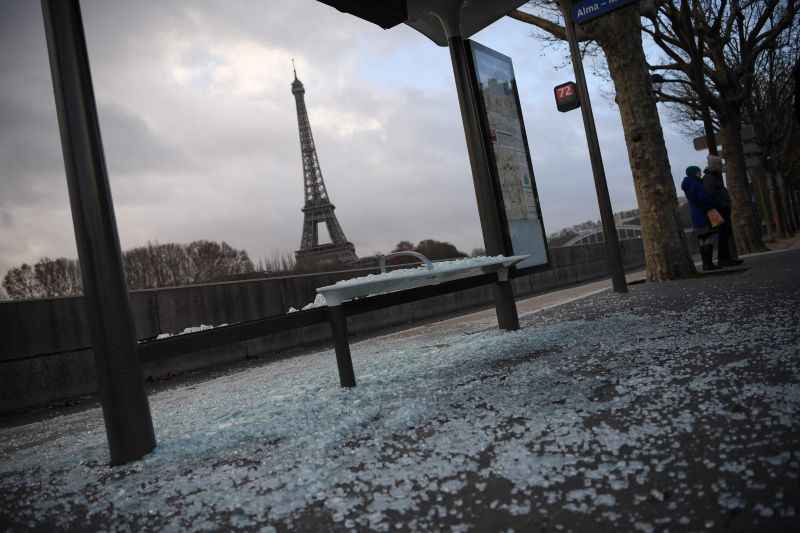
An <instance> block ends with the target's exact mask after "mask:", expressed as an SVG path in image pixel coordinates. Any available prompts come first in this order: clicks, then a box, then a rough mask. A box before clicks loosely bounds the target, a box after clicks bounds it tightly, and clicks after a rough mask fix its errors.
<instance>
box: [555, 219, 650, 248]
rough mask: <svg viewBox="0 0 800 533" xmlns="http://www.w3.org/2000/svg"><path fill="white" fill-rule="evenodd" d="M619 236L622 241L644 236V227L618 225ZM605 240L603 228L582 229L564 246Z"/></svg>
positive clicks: (598, 242) (597, 242) (596, 242)
mask: <svg viewBox="0 0 800 533" xmlns="http://www.w3.org/2000/svg"><path fill="white" fill-rule="evenodd" d="M617 238H619V240H620V241H629V240H632V239H641V238H642V227H641V226H638V225H633V224H620V225H618V226H617ZM602 242H605V237H604V236H603V228H602V227H598V228H592V229H587V230H582V231H580V232H579V233H578V234H577V235H575V236H574V237H573V238H571V239H570V240H568V241H567V242H565V243H564V245H563V246H581V245H584V244H600V243H602Z"/></svg>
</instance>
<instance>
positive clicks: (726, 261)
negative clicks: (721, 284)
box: [717, 259, 744, 267]
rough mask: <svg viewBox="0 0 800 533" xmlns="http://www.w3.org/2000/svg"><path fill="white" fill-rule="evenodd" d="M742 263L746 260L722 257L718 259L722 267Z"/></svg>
mask: <svg viewBox="0 0 800 533" xmlns="http://www.w3.org/2000/svg"><path fill="white" fill-rule="evenodd" d="M742 263H744V261H742V260H741V259H720V260H718V261H717V264H718V265H719V266H721V267H734V266H739V265H741V264H742Z"/></svg>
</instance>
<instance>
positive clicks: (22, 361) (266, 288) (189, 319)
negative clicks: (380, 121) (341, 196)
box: [0, 240, 644, 413]
mask: <svg viewBox="0 0 800 533" xmlns="http://www.w3.org/2000/svg"><path fill="white" fill-rule="evenodd" d="M550 255H551V266H552V268H551V269H550V270H546V271H542V272H537V273H534V274H530V275H527V276H522V277H519V278H516V279H514V281H513V284H514V291H515V294H516V295H517V296H526V295H530V294H533V293H536V292H543V291H546V290H550V289H553V288H557V287H563V286H567V285H573V284H576V283H581V282H585V281H590V280H594V279H599V278H602V277H607V265H606V260H605V250H604V247H603V245H587V246H571V247H565V248H554V249H552V250H551V251H550ZM623 263H624V265H625V267H626V268H629V269H630V268H636V267H639V266H641V265H642V264H643V263H644V257H643V249H642V242H641V241H640V240H635V241H623ZM348 277H352V274H351V273H339V274H323V275H306V276H292V277H283V278H271V279H261V280H252V281H238V282H228V283H217V284H208V285H197V286H189V287H176V288H165V289H148V290H140V291H132V292H131V294H130V301H131V307H132V309H133V315H134V320H135V322H136V330H137V333H138V336H139V338H141V339H146V338H152V337H155V336H156V335H158V334H159V333H178V332H180V331H182V330H183V329H184V328H187V327H190V326H198V325H200V324H207V325H215V326H217V325H221V324H226V323H227V324H231V323H234V322H240V321H244V320H253V319H257V318H262V317H268V316H275V315H281V314H283V313H285V312H286V310H287V309H288V308H289V307H295V308H300V307H302V306H303V305H305V304H307V303H309V302H311V301H313V299H314V296H315V294H316V293H315V290H316V288H317V287H321V286H323V285H328V284H330V283H333V282H335V281H337V280H339V279H345V278H348ZM491 303H492V291H491V288H490V287H489V286H485V287H477V288H474V289H469V290H466V291H461V292H458V293H453V294H448V295H443V296H437V297H434V298H428V299H426V300H421V301H417V302H412V303H408V304H402V305H398V306H395V307H391V308H388V309H381V310H378V311H373V312H370V313H365V314H363V315H357V316H354V317H350V318H349V319H348V329H349V330H350V332H351V333H352V334H353V335H356V336H358V335H366V334H369V333H373V332H376V331H380V330H385V329H387V328H396V327H402V326H406V325H411V324H414V323H418V322H421V321H424V320H429V319H432V318H436V317H441V316H447V315H453V314H456V313H458V312H462V311H467V310H470V309H475V308H479V307H485V306H487V305H490V304H491ZM329 340H330V330H329V327H328V325H327V324H318V325H314V326H310V327H307V328H302V329H298V330H294V331H286V332H281V333H277V334H273V335H268V336H265V337H261V338H258V339H252V340H249V341H245V342H241V343H236V344H233V345H229V346H225V347H222V348H214V349H210V350H204V351H202V352H197V353H192V354H188V355H185V356H180V357H172V358H167V359H165V360H163V361H158V362H154V363H149V364H146V365H145V366H144V373H145V376H146V377H153V378H158V377H162V376H166V375H170V374H176V373H179V372H184V371H188V370H193V369H197V368H203V367H207V366H211V365H216V364H224V363H227V362H232V361H236V360H240V359H244V358H247V357H253V356H264V355H267V356H268V355H277V354H279V353H280V352H283V351H286V350H289V349H293V348H302V347H308V346H317V345H322V344H324V343H327V342H329ZM0 341H1V343H0V413H3V412H9V411H13V410H17V409H22V408H26V407H31V406H35V405H43V404H47V403H51V402H55V401H59V400H64V399H67V398H70V397H74V396H80V395H86V394H92V393H94V392H95V391H96V383H95V373H94V359H93V354H92V350H91V337H90V333H89V327H88V323H87V321H86V315H85V311H84V307H83V298H82V297H70V298H48V299H40V300H25V301H10V302H2V303H0Z"/></svg>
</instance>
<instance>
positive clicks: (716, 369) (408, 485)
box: [0, 249, 800, 531]
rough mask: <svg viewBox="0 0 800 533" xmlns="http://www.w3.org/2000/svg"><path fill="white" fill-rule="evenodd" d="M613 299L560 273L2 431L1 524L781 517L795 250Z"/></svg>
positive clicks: (792, 376) (798, 411)
mask: <svg viewBox="0 0 800 533" xmlns="http://www.w3.org/2000/svg"><path fill="white" fill-rule="evenodd" d="M745 266H746V267H747V270H743V271H733V272H731V271H729V272H723V273H718V274H714V275H708V276H703V277H700V278H697V279H691V280H684V281H680V282H670V283H662V284H651V283H645V284H636V285H632V286H631V292H630V294H628V295H617V294H614V293H612V292H610V291H603V292H596V293H594V294H590V295H588V296H585V297H583V298H580V299H576V300H574V301H572V302H570V303H566V304H563V305H559V306H555V307H548V306H549V305H551V304H553V303H557V301H558V300H565V299H570V298H574V297H577V296H581V295H582V294H585V293H587V292H588V293H591V292H592V291H595V290H598V289H601V285H600V284H598V285H597V286H595V287H586V286H584V287H576V288H573V289H569V291H572V292H571V293H570V292H565V291H559V292H560V293H561V294H560V295H558V296H554V295H552V294H551V295H543V296H540V297H537V298H533V299H529V300H527V301H526V302H523V303H521V304H520V314H521V322H522V326H523V327H522V329H521V330H520V331H518V332H513V333H504V332H500V331H497V330H496V329H495V328H494V327H493V325H492V321H493V312H492V311H488V312H481V313H474V314H472V315H468V316H467V317H459V318H456V319H451V320H448V321H443V322H438V323H434V324H429V325H425V326H422V327H418V328H414V329H412V330H408V331H403V332H398V333H394V334H391V335H386V336H382V337H378V338H372V339H366V340H364V341H361V342H358V343H354V344H353V346H352V351H353V359H354V365H355V370H356V377H357V379H358V382H359V386H358V387H357V388H356V389H353V390H341V389H339V388H338V386H337V376H336V369H335V361H334V356H333V353H332V351H331V350H324V351H320V352H317V353H313V354H309V355H306V356H303V357H297V358H293V359H287V360H283V361H278V362H275V363H273V364H269V365H265V366H263V367H259V368H251V369H247V370H246V371H242V372H238V373H235V374H231V375H226V376H222V377H219V378H217V379H213V380H211V381H208V382H205V383H198V384H193V385H188V386H184V387H178V388H175V389H173V390H166V391H162V392H159V393H156V394H154V395H153V396H151V407H152V411H153V415H154V421H155V424H156V432H157V435H158V439H159V448H158V449H157V450H156V451H155V452H154V453H153V454H150V455H149V456H148V457H146V458H145V459H144V460H143V461H140V462H137V463H135V464H132V465H127V466H122V467H116V468H110V467H108V466H106V465H105V462H106V460H107V459H106V453H107V452H106V449H105V436H104V432H103V426H102V416H101V414H100V412H99V410H98V409H90V410H86V411H84V412H79V413H72V414H68V415H64V416H60V417H56V418H53V419H49V420H44V421H40V422H37V423H34V424H29V425H25V426H20V427H15V428H6V429H0V525H4V526H6V527H7V528H10V529H12V530H28V529H39V530H42V531H45V530H46V531H52V530H70V531H74V530H96V529H110V530H123V529H127V528H130V529H133V530H142V529H144V530H156V529H157V530H167V531H172V530H174V531H177V530H185V529H193V530H205V529H208V530H220V529H242V530H267V531H269V530H273V528H274V530H278V531H283V530H303V531H348V530H361V531H394V530H411V531H431V530H442V531H469V530H475V531H505V530H507V529H513V530H516V531H554V530H555V531H620V530H622V531H666V530H670V531H700V530H703V531H731V530H733V531H761V530H764V531H766V530H775V531H788V530H791V529H792V528H793V527H794V526H795V525H796V524H797V523H798V517H797V512H798V510H800V503H798V502H800V488H799V486H798V475H800V283H798V273H800V250H796V249H795V250H789V251H785V252H780V253H770V254H764V255H760V256H752V257H749V258H747V263H746V265H745Z"/></svg>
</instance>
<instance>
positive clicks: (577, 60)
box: [562, 0, 628, 293]
mask: <svg viewBox="0 0 800 533" xmlns="http://www.w3.org/2000/svg"><path fill="white" fill-rule="evenodd" d="M562 7H563V12H564V19H565V21H564V22H565V24H564V26H565V27H566V30H567V41H569V51H570V55H571V56H572V67H573V69H574V70H575V82H576V83H577V85H578V98H579V99H580V102H581V114H582V115H583V127H584V129H585V130H586V142H587V143H588V145H589V159H590V160H591V162H592V175H593V176H594V187H595V190H596V191H597V203H598V205H599V206H600V220H601V221H602V223H603V235H604V236H605V240H606V255H608V268H609V270H610V271H611V283H612V285H613V287H614V292H620V293H624V292H628V284H627V282H626V281H625V270H624V269H623V267H622V254H621V253H620V248H619V239H618V237H617V228H616V224H615V223H614V211H613V210H612V209H611V199H610V198H609V195H608V184H607V183H606V171H605V168H604V167H603V156H602V154H601V153H600V143H599V141H598V140H597V129H596V128H595V124H594V115H593V114H592V104H591V102H590V100H589V89H588V88H587V86H586V74H585V73H584V71H583V58H582V57H581V52H580V50H579V49H578V39H577V37H576V36H575V21H574V20H573V18H572V9H571V5H570V3H569V2H563V0H562Z"/></svg>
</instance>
